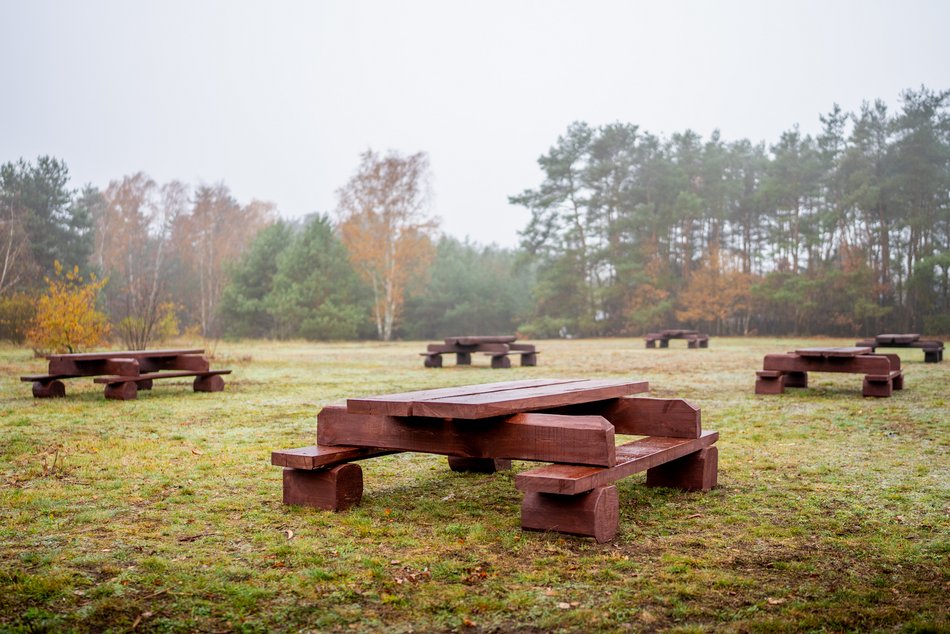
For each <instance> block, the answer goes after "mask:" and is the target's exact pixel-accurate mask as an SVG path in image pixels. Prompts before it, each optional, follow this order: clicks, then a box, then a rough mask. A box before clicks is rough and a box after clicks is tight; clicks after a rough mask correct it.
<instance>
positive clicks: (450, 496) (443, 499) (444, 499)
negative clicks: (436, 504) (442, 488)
mask: <svg viewBox="0 0 950 634" xmlns="http://www.w3.org/2000/svg"><path fill="white" fill-rule="evenodd" d="M454 497H455V494H454V493H449V494H448V495H446V496H445V497H444V498H442V501H443V502H448V501H449V500H451V499H452V498H454Z"/></svg>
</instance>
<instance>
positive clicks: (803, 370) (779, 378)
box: [755, 346, 904, 397]
mask: <svg viewBox="0 0 950 634" xmlns="http://www.w3.org/2000/svg"><path fill="white" fill-rule="evenodd" d="M809 372H849V373H852V374H864V375H865V376H864V386H863V389H862V394H863V395H864V396H879V397H886V396H890V395H891V393H892V392H893V390H901V389H903V388H904V374H903V372H902V371H901V361H900V357H898V356H897V355H896V354H872V351H871V348H867V347H863V346H853V347H851V346H847V347H830V348H825V347H818V348H800V349H798V350H795V351H793V352H788V353H786V354H767V355H765V360H764V361H763V362H762V370H761V371H760V372H756V380H755V393H756V394H781V393H783V392H784V391H785V388H786V387H808V373H809Z"/></svg>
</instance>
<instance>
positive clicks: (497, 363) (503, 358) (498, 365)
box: [491, 354, 511, 370]
mask: <svg viewBox="0 0 950 634" xmlns="http://www.w3.org/2000/svg"><path fill="white" fill-rule="evenodd" d="M491 367H493V368H495V369H496V370H498V369H504V368H510V367H511V359H509V358H508V355H506V354H505V355H499V356H497V357H492V358H491Z"/></svg>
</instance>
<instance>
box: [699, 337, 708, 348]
mask: <svg viewBox="0 0 950 634" xmlns="http://www.w3.org/2000/svg"><path fill="white" fill-rule="evenodd" d="M699 347H700V348H708V347H709V339H703V340H702V341H700V342H699Z"/></svg>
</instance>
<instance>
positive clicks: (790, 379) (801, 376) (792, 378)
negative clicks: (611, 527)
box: [785, 372, 808, 387]
mask: <svg viewBox="0 0 950 634" xmlns="http://www.w3.org/2000/svg"><path fill="white" fill-rule="evenodd" d="M785 387H808V373H807V372H786V373H785Z"/></svg>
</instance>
